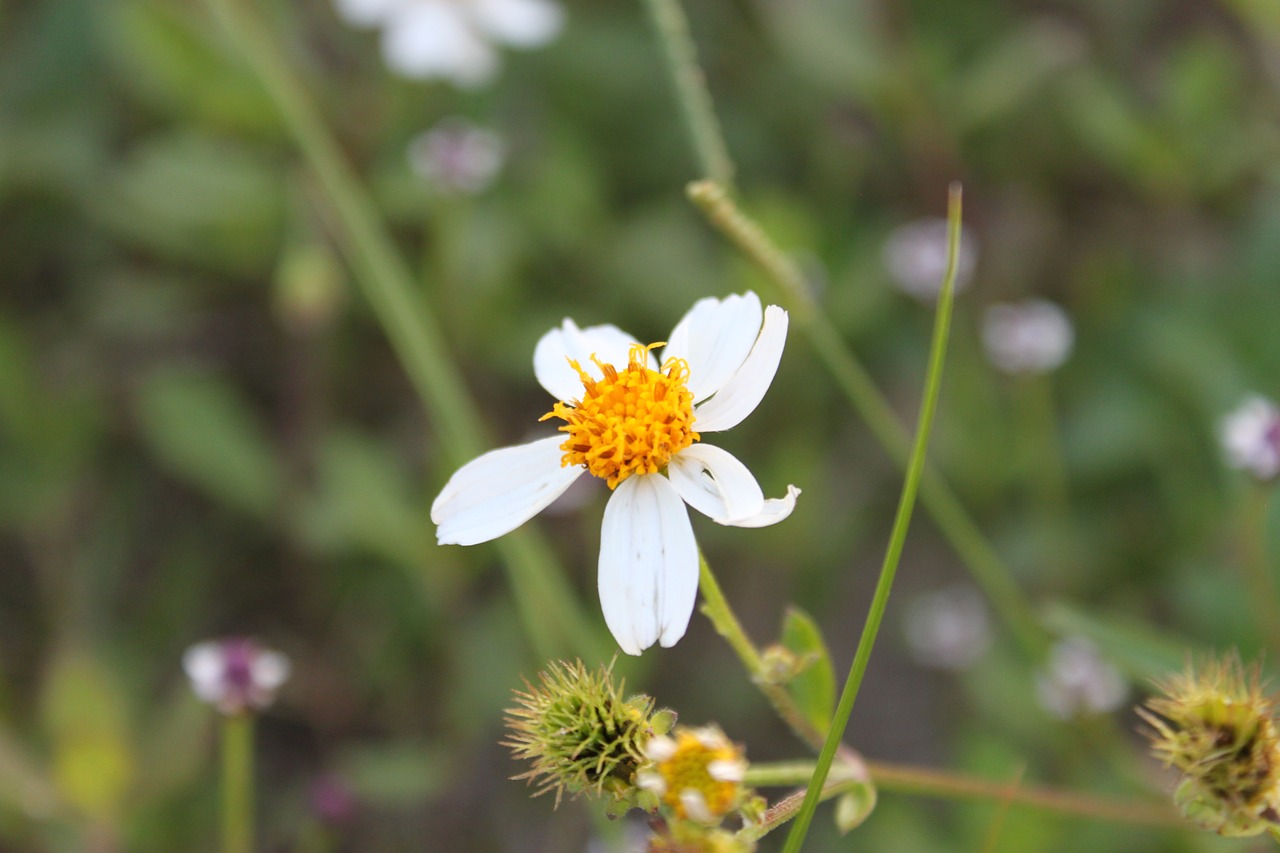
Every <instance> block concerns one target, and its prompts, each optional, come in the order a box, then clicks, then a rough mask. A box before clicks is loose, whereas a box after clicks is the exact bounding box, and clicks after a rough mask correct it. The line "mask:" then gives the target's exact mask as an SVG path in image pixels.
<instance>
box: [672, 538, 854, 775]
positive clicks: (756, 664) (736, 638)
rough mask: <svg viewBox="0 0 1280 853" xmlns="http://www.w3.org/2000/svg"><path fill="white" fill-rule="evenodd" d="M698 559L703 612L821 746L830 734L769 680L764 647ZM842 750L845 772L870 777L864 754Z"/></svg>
mask: <svg viewBox="0 0 1280 853" xmlns="http://www.w3.org/2000/svg"><path fill="white" fill-rule="evenodd" d="M698 560H699V563H700V565H701V568H700V569H699V578H698V590H699V592H701V593H702V599H703V603H702V613H703V615H705V616H706V617H707V618H708V619H709V620H711V624H712V626H714V627H715V629H716V633H718V634H719V635H720V636H721V637H724V638H725V640H726V641H727V642H728V643H729V646H730V647H731V648H732V649H733V650H734V652H736V653H737V655H738V659H739V660H740V661H742V664H743V666H745V667H746V669H747V674H748V675H749V676H750V677H751V681H752V683H754V684H755V685H756V686H757V687H759V688H760V692H761V693H763V694H764V696H765V698H766V699H768V700H769V704H771V705H773V709H774V710H775V711H777V713H778V716H779V717H781V718H782V720H783V722H785V723H786V724H787V725H789V726H790V727H791V730H792V731H794V732H795V733H796V735H797V736H799V737H800V739H801V740H803V741H804V742H805V743H807V744H809V746H811V747H813V748H814V749H821V748H822V745H823V743H824V742H825V741H826V737H825V736H824V735H823V733H822V732H820V731H819V730H818V729H817V728H816V727H815V726H814V725H813V723H811V722H809V718H808V717H807V716H805V714H804V712H803V711H801V710H800V706H798V705H797V704H796V701H795V699H793V698H792V696H791V694H790V693H789V692H788V691H787V688H786V687H785V686H784V685H782V684H776V683H774V682H772V681H770V680H769V678H768V674H767V673H766V672H765V667H764V661H763V659H762V657H761V655H760V650H759V649H757V648H756V645H755V643H753V642H752V641H751V638H750V637H748V636H747V632H746V631H744V630H743V628H742V623H741V622H739V621H738V617H737V615H736V614H735V613H734V612H733V608H732V607H730V606H729V602H728V600H727V599H726V598H725V597H724V592H723V591H722V590H721V589H720V583H719V582H718V581H717V580H716V576H715V573H714V572H712V571H711V566H710V564H708V563H707V558H706V557H704V556H703V555H702V554H701V553H699V554H698ZM839 753H840V761H841V765H842V767H843V771H842V772H845V773H848V774H850V775H851V776H852V778H854V779H857V780H860V781H866V778H867V769H866V763H865V762H864V761H863V758H862V756H861V755H859V754H858V753H857V752H856V751H855V750H854V749H852V748H851V747H849V746H846V745H844V744H841V745H840V747H839Z"/></svg>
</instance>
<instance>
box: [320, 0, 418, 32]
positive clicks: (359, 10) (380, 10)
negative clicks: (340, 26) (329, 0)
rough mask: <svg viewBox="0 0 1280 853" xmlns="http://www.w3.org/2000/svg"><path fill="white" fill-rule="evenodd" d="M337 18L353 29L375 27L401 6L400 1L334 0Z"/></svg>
mask: <svg viewBox="0 0 1280 853" xmlns="http://www.w3.org/2000/svg"><path fill="white" fill-rule="evenodd" d="M333 5H334V6H335V7H336V8H337V10H338V16H339V17H341V18H342V20H344V21H346V22H347V23H348V24H350V25H351V26H353V27H375V26H377V25H378V24H381V23H382V22H383V21H385V20H387V19H388V18H389V17H390V16H391V14H392V13H393V12H395V11H396V10H397V9H398V8H399V7H401V6H403V5H404V3H403V2H402V0H334V4H333Z"/></svg>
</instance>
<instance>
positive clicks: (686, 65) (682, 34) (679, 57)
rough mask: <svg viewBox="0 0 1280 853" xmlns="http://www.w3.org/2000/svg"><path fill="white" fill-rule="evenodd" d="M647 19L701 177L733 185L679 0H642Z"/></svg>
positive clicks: (714, 115)
mask: <svg viewBox="0 0 1280 853" xmlns="http://www.w3.org/2000/svg"><path fill="white" fill-rule="evenodd" d="M645 6H646V7H647V8H648V10H649V19H650V20H651V21H652V22H653V27H654V30H656V31H657V33H658V40H659V41H660V42H661V44H662V53H663V57H664V58H665V60H666V64H667V72H668V73H669V74H670V76H671V83H672V86H673V87H674V88H675V91H676V98H677V99H678V100H679V102H680V112H681V115H683V116H684V124H685V128H686V129H687V130H688V133H689V141H690V142H691V143H692V145H693V150H694V153H695V154H696V155H697V158H698V168H699V170H700V171H701V173H702V176H703V177H705V178H710V179H711V180H713V181H715V182H716V183H718V184H720V185H721V186H724V187H732V186H733V161H732V160H730V159H729V148H728V146H726V145H725V142H724V136H723V134H721V132H720V122H719V121H718V120H717V119H716V112H715V106H714V104H713V103H712V101H711V93H710V92H708V91H707V79H706V75H704V74H703V73H702V68H701V67H700V66H699V65H698V52H697V47H696V46H695V45H694V43H693V39H692V38H690V37H689V21H688V19H687V18H686V17H685V14H684V10H683V9H682V8H681V7H680V0H645Z"/></svg>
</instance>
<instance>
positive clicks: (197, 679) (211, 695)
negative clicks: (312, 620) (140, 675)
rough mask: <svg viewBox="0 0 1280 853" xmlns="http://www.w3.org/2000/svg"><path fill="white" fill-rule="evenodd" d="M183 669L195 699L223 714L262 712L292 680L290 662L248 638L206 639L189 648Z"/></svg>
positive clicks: (183, 662) (183, 659) (184, 656)
mask: <svg viewBox="0 0 1280 853" xmlns="http://www.w3.org/2000/svg"><path fill="white" fill-rule="evenodd" d="M182 668H183V669H185V670H186V672H187V676H188V677H189V678H190V679H191V689H192V690H193V691H195V694H196V696H198V697H199V698H200V699H202V700H203V701H205V702H208V703H209V704H211V705H213V706H215V707H216V708H217V709H218V710H219V711H221V712H222V713H224V714H239V713H243V712H245V711H261V710H262V709H264V708H266V707H267V706H268V705H270V704H271V703H272V702H273V701H274V700H275V696H276V691H277V690H278V689H280V685H282V684H284V682H285V680H286V679H288V677H289V659H288V658H286V657H285V656H284V655H282V654H281V653H280V652H276V651H271V650H270V649H264V648H262V647H261V646H259V645H258V644H257V643H255V642H254V641H253V640H250V639H248V638H247V637H227V638H225V639H221V640H206V641H205V642H203V643H197V644H195V645H194V646H192V647H191V648H189V649H187V651H186V653H185V654H184V655H183V656H182Z"/></svg>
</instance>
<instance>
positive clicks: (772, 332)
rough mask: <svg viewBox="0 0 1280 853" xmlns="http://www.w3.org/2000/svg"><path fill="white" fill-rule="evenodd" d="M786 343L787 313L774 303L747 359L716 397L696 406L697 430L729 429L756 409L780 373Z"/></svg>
mask: <svg viewBox="0 0 1280 853" xmlns="http://www.w3.org/2000/svg"><path fill="white" fill-rule="evenodd" d="M786 343H787V312H786V311H783V310H782V309H781V308H779V307H778V306H777V305H770V306H769V307H768V308H766V309H765V311H764V328H762V329H761V330H760V337H759V339H758V340H756V345H755V346H754V347H752V348H751V354H750V355H749V356H747V359H746V361H744V362H742V366H741V367H739V368H738V371H737V372H736V373H734V374H733V376H731V377H729V381H728V382H726V383H725V384H724V385H723V386H722V387H721V388H720V390H719V391H717V392H716V395H715V396H714V397H712V398H711V399H710V400H707V401H706V402H705V403H703V404H702V405H700V406H698V407H697V408H696V409H695V411H694V416H695V419H694V424H693V426H694V429H696V430H697V431H698V432H718V431H719V430H725V429H729V428H730V427H733V426H737V425H738V424H739V423H741V421H742V419H743V418H745V417H746V416H747V415H749V414H751V413H752V412H753V411H755V408H756V406H758V405H760V400H761V399H762V398H763V397H764V394H765V392H766V391H768V390H769V385H770V384H771V383H772V382H773V376H774V374H775V373H777V372H778V362H779V361H781V360H782V348H783V347H784V346H785V345H786ZM691 366H692V365H691Z"/></svg>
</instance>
